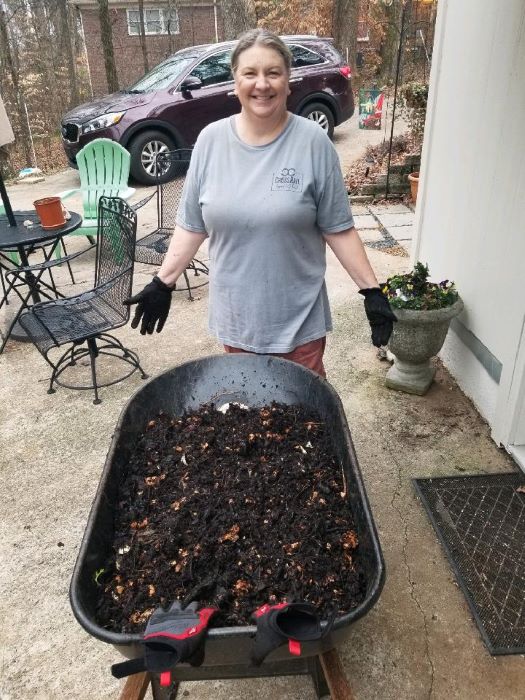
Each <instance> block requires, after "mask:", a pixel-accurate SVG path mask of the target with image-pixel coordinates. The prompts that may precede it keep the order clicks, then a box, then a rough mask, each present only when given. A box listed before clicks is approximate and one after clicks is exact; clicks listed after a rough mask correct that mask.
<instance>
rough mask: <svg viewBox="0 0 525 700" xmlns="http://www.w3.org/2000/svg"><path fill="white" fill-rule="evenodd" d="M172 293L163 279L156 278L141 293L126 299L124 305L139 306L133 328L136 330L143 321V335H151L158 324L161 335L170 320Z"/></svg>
mask: <svg viewBox="0 0 525 700" xmlns="http://www.w3.org/2000/svg"><path fill="white" fill-rule="evenodd" d="M172 292H173V288H172V287H168V285H167V284H164V282H163V281H162V280H161V279H159V278H158V277H154V278H153V279H152V280H151V282H150V283H149V284H147V285H146V286H145V287H144V289H143V290H142V291H141V292H139V293H138V294H135V296H132V297H129V299H125V300H124V302H123V303H124V304H125V305H126V306H130V305H131V304H137V308H136V310H135V315H134V316H133V320H132V321H131V327H132V328H136V327H137V326H138V325H139V323H140V321H141V319H142V323H141V325H140V333H141V335H146V333H147V334H148V335H151V334H152V333H153V331H154V330H155V324H157V333H160V332H161V330H162V329H163V328H164V324H165V323H166V319H167V318H168V314H169V311H170V306H171V294H172Z"/></svg>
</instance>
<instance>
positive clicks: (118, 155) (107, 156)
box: [57, 139, 135, 243]
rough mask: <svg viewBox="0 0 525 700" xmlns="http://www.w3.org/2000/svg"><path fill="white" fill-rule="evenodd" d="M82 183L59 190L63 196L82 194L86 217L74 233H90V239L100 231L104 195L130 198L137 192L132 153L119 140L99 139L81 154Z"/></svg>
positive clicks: (79, 153) (82, 234)
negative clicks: (131, 173)
mask: <svg viewBox="0 0 525 700" xmlns="http://www.w3.org/2000/svg"><path fill="white" fill-rule="evenodd" d="M77 165H78V174H79V176H80V187H78V188H76V189H72V190H64V192H59V193H58V195H57V196H58V197H60V198H61V199H62V200H64V199H67V198H68V197H71V196H72V195H74V194H77V193H78V192H80V193H81V194H82V204H83V209H84V211H83V213H82V216H83V221H82V225H81V226H80V228H78V229H77V230H76V231H73V232H72V233H70V234H69V235H70V236H87V237H88V239H89V240H90V243H93V242H94V241H93V238H94V237H95V236H96V235H97V217H98V202H99V199H100V198H101V197H121V198H122V199H129V197H131V195H132V194H134V192H135V188H134V187H128V179H129V153H128V151H126V149H125V148H123V147H122V146H121V145H120V144H118V143H117V142H116V141H112V140H111V139H95V140H94V141H91V142H90V143H88V144H87V145H86V146H84V148H82V150H80V151H79V152H78V154H77Z"/></svg>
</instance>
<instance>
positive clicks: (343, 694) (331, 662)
mask: <svg viewBox="0 0 525 700" xmlns="http://www.w3.org/2000/svg"><path fill="white" fill-rule="evenodd" d="M319 660H320V662H321V667H322V670H323V675H324V677H325V679H326V683H327V684H328V689H329V692H330V697H331V698H332V700H355V697H354V694H353V693H352V689H351V688H350V684H349V683H348V681H347V679H346V675H345V671H344V668H343V664H342V663H341V659H340V658H339V654H338V652H337V649H331V650H330V651H325V652H324V653H323V654H319Z"/></svg>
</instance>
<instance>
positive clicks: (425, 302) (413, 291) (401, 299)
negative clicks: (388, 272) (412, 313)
mask: <svg viewBox="0 0 525 700" xmlns="http://www.w3.org/2000/svg"><path fill="white" fill-rule="evenodd" d="M428 274H429V273H428V265H423V263H420V262H418V263H417V264H416V266H415V267H414V269H413V270H412V272H408V273H407V274H406V275H394V276H393V277H389V279H387V281H386V284H384V285H383V287H382V288H383V292H384V293H385V294H386V295H387V297H388V301H389V302H390V306H392V308H394V309H416V310H418V311H430V310H431V309H442V308H444V307H446V306H452V304H454V303H455V302H456V301H457V300H458V298H459V295H458V292H457V290H456V287H455V285H454V282H450V280H443V281H442V282H438V283H436V282H429V281H428Z"/></svg>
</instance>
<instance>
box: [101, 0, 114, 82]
mask: <svg viewBox="0 0 525 700" xmlns="http://www.w3.org/2000/svg"><path fill="white" fill-rule="evenodd" d="M97 2H98V16H99V20H100V36H101V39H102V51H103V53H104V66H105V68H106V80H107V81H108V92H116V91H117V90H118V76H117V67H116V65H115V54H114V53H113V31H112V29H111V18H110V16H109V8H108V0H97Z"/></svg>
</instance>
